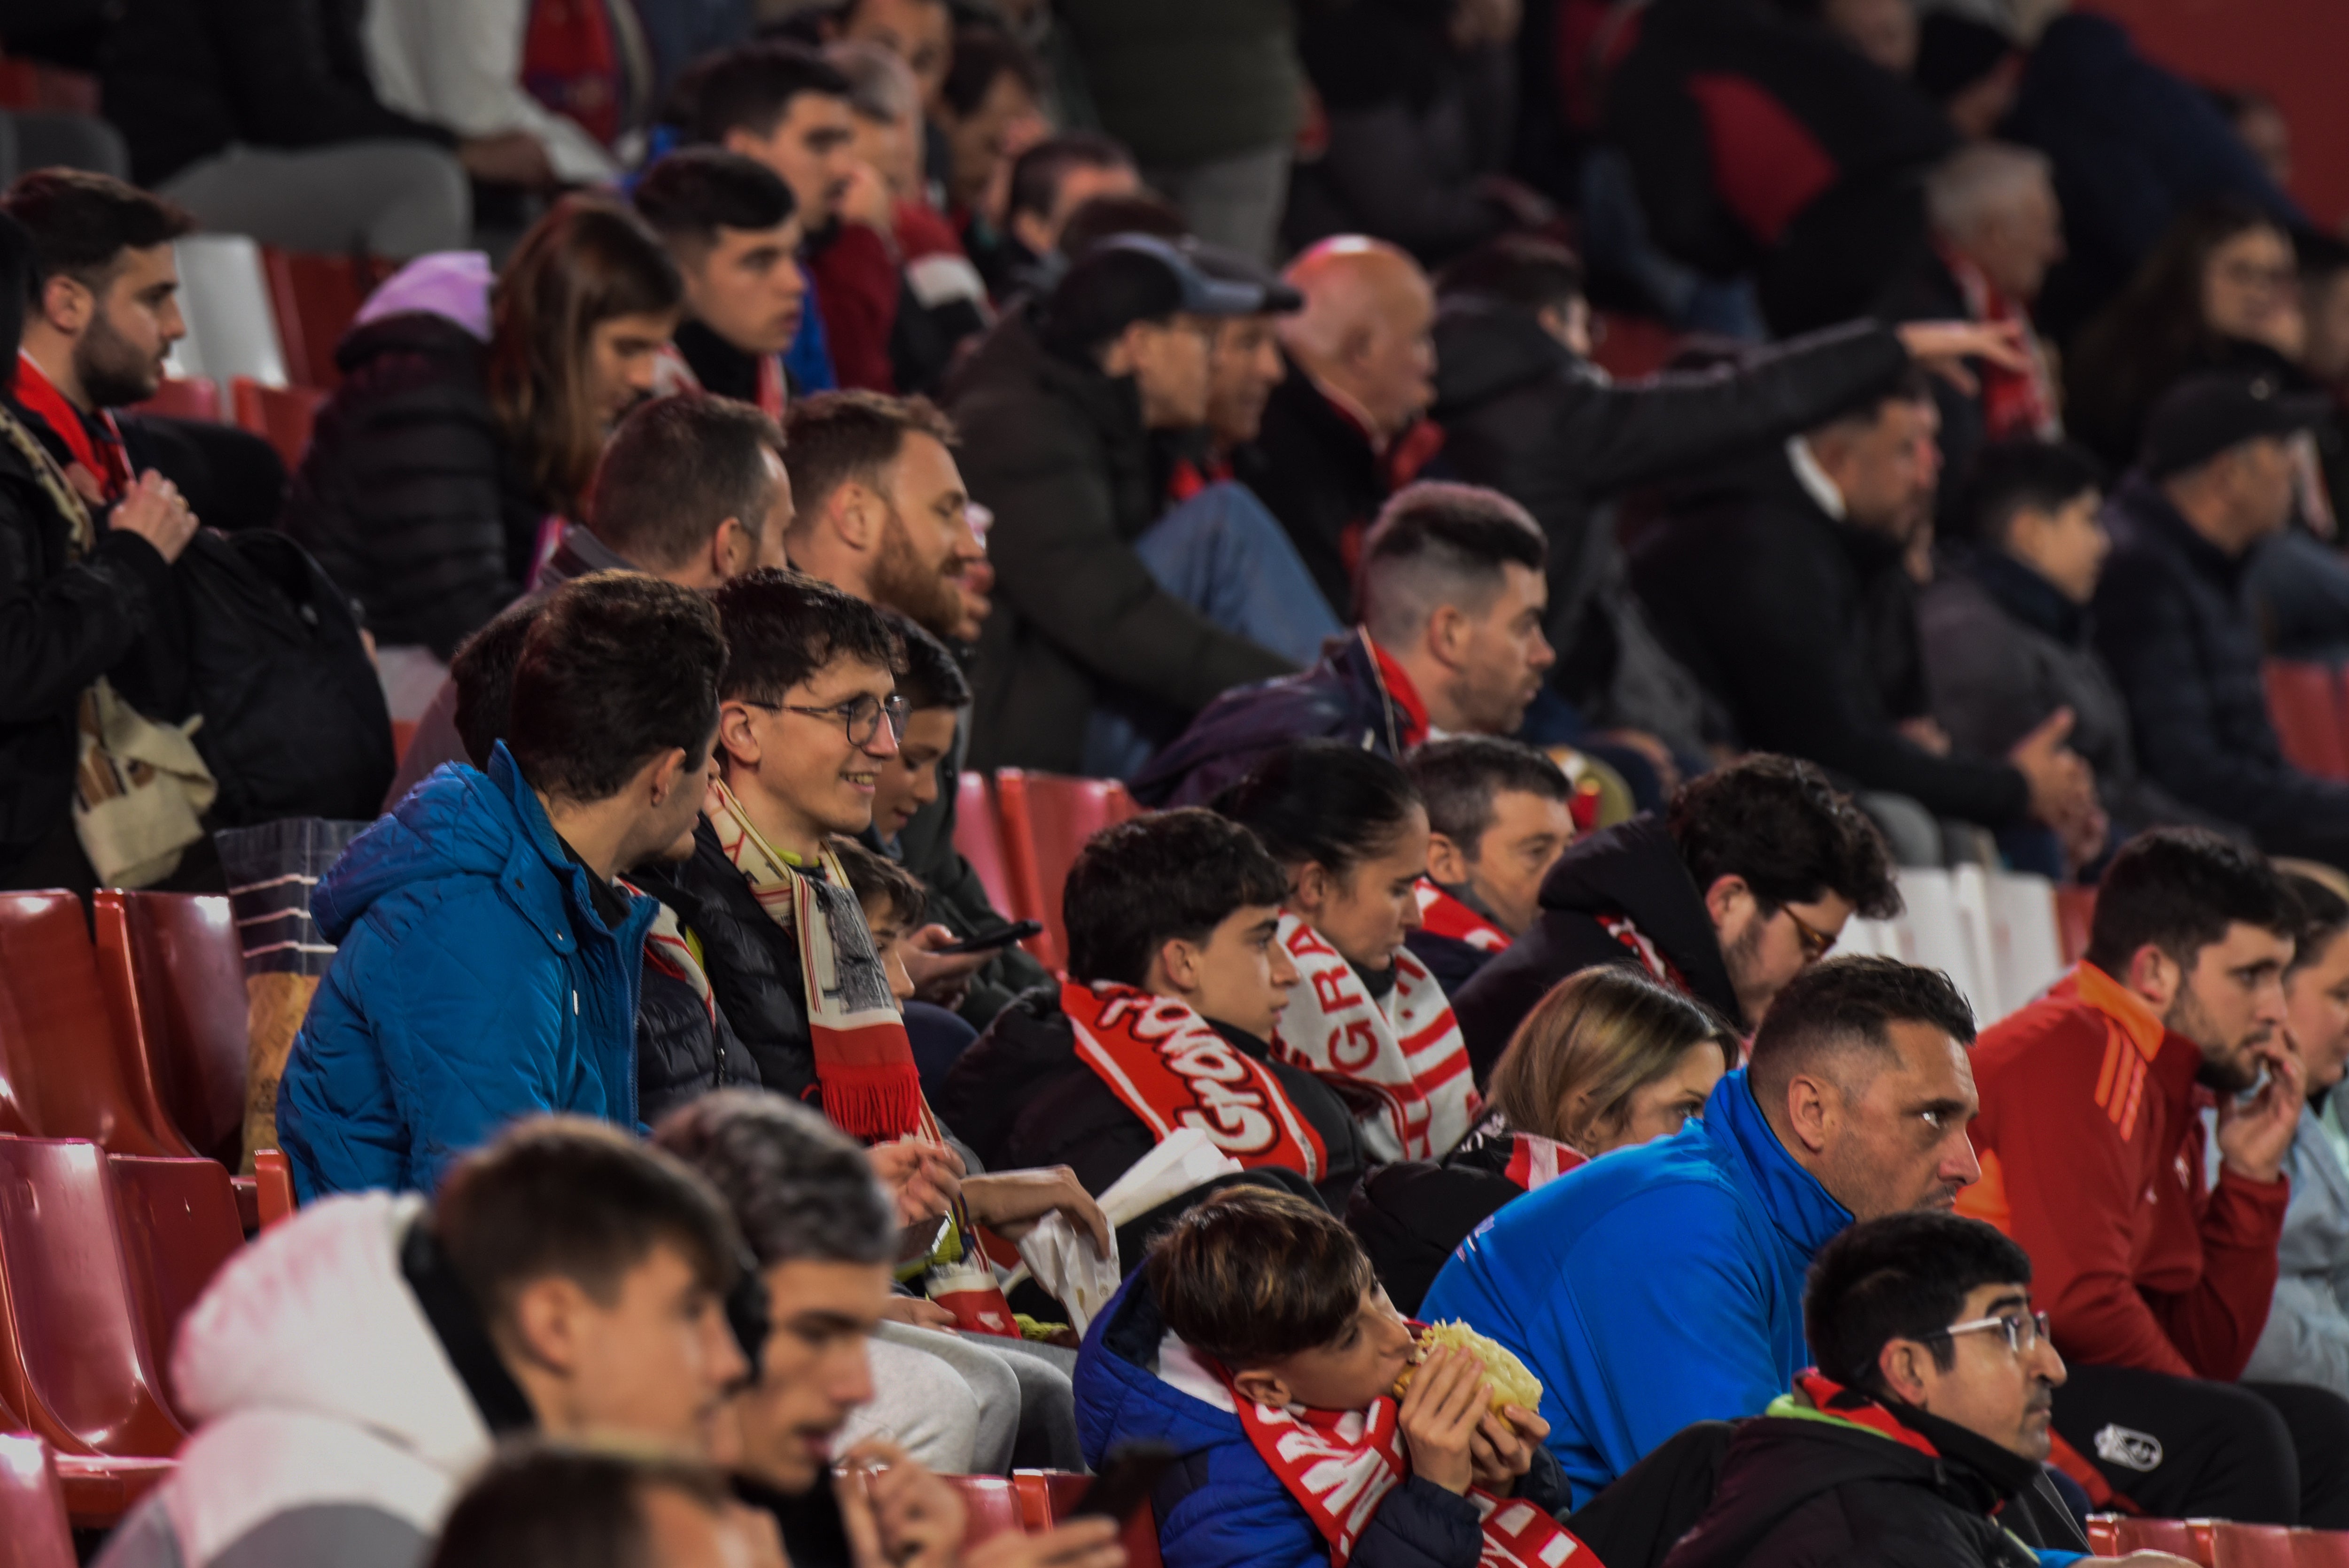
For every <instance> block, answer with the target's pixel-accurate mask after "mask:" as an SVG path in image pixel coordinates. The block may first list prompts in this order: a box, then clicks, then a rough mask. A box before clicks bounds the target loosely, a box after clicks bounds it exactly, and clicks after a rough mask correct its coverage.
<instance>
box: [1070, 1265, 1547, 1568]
mask: <svg viewBox="0 0 2349 1568" xmlns="http://www.w3.org/2000/svg"><path fill="white" fill-rule="evenodd" d="M1165 1336H1166V1319H1165V1318H1164V1315H1161V1313H1160V1312H1159V1309H1158V1298H1157V1297H1156V1296H1155V1295H1153V1294H1152V1292H1151V1289H1150V1279H1149V1276H1148V1274H1143V1273H1139V1272H1137V1273H1136V1274H1134V1275H1133V1277H1132V1278H1130V1279H1128V1280H1127V1281H1126V1282H1125V1285H1124V1287H1123V1289H1121V1290H1120V1291H1119V1292H1118V1294H1117V1298H1116V1299H1115V1300H1114V1301H1112V1302H1111V1303H1110V1305H1109V1306H1108V1308H1107V1309H1106V1310H1105V1311H1103V1312H1102V1315H1100V1316H1099V1317H1097V1318H1095V1319H1094V1320H1093V1324H1092V1330H1091V1331H1090V1332H1089V1333H1088V1334H1086V1336H1085V1345H1084V1349H1083V1350H1082V1351H1081V1353H1080V1354H1079V1356H1078V1357H1077V1375H1076V1393H1077V1435H1078V1437H1079V1438H1080V1439H1082V1440H1083V1443H1084V1448H1085V1462H1086V1463H1088V1464H1090V1465H1092V1466H1093V1467H1094V1468H1096V1469H1098V1468H1100V1466H1101V1464H1102V1461H1103V1460H1105V1459H1107V1458H1108V1457H1109V1453H1110V1450H1111V1449H1114V1448H1116V1447H1117V1446H1118V1445H1119V1444H1121V1443H1129V1442H1158V1443H1164V1444H1166V1445H1168V1446H1169V1447H1171V1448H1173V1449H1174V1451H1175V1454H1176V1455H1177V1458H1176V1460H1175V1463H1174V1466H1173V1467H1172V1468H1171V1469H1169V1470H1167V1472H1166V1474H1165V1476H1164V1479H1162V1480H1160V1481H1159V1483H1158V1490H1157V1491H1156V1493H1155V1494H1154V1496H1153V1498H1152V1499H1151V1501H1152V1503H1153V1505H1154V1508H1155V1509H1156V1511H1157V1515H1158V1550H1159V1554H1160V1555H1161V1556H1162V1557H1164V1559H1165V1563H1166V1568H1330V1543H1329V1542H1327V1541H1325V1540H1323V1539H1322V1538H1321V1534H1320V1532H1319V1531H1318V1530H1316V1529H1315V1528H1314V1526H1313V1521H1312V1519H1311V1517H1310V1516H1309V1515H1308V1514H1307V1513H1306V1511H1305V1510H1304V1508H1303V1506H1302V1505H1300V1504H1299V1502H1298V1501H1297V1500H1296V1499H1295V1498H1293V1497H1291V1496H1289V1494H1288V1489H1287V1488H1286V1487H1284V1486H1282V1485H1281V1483H1280V1478H1279V1477H1278V1476H1277V1475H1275V1474H1273V1472H1272V1468H1271V1467H1270V1466H1269V1465H1267V1464H1266V1463H1265V1462H1264V1460H1263V1459H1262V1458H1261V1457H1260V1456H1258V1454H1257V1451H1256V1449H1255V1446H1254V1445H1253V1444H1251V1443H1250V1442H1249V1441H1248V1439H1247V1432H1246V1431H1245V1430H1244V1429H1242V1428H1241V1426H1240V1418H1239V1417H1237V1415H1234V1414H1233V1413H1232V1412H1231V1411H1230V1410H1228V1409H1225V1408H1219V1407H1218V1406H1216V1405H1214V1404H1210V1403H1209V1402H1208V1401H1207V1400H1206V1399H1205V1398H1200V1397H1198V1395H1195V1394H1193V1393H1190V1392H1186V1391H1185V1389H1183V1388H1179V1387H1175V1386H1174V1384H1173V1383H1171V1382H1169V1381H1167V1380H1166V1378H1164V1377H1161V1376H1160V1374H1159V1365H1158V1349H1159V1346H1160V1344H1161V1343H1162V1342H1163V1341H1164V1338H1165ZM1205 1391H1206V1390H1205V1389H1204V1388H1203V1389H1202V1392H1205ZM1517 1495H1518V1496H1520V1497H1523V1498H1525V1499H1526V1501H1530V1502H1534V1503H1537V1504H1538V1505H1540V1506H1541V1507H1544V1508H1547V1509H1550V1510H1553V1511H1555V1510H1557V1508H1558V1506H1559V1505H1560V1504H1561V1503H1562V1502H1563V1501H1565V1497H1564V1488H1563V1484H1562V1480H1561V1478H1560V1477H1559V1475H1558V1473H1557V1470H1556V1469H1555V1467H1553V1466H1552V1465H1550V1464H1549V1463H1548V1462H1547V1456H1545V1455H1542V1454H1537V1455H1535V1456H1534V1469H1533V1470H1531V1471H1530V1472H1529V1473H1528V1474H1527V1475H1526V1477H1525V1479H1524V1480H1522V1481H1520V1482H1519V1483H1518V1487H1517ZM1483 1542H1484V1534H1483V1531H1482V1529H1481V1527H1480V1526H1479V1524H1478V1522H1477V1519H1476V1506H1475V1504H1474V1503H1472V1502H1470V1501H1468V1500H1467V1499H1466V1498H1464V1497H1455V1496H1454V1495H1453V1494H1452V1493H1451V1492H1448V1491H1444V1489H1443V1488H1442V1487H1440V1486H1437V1485H1436V1484H1434V1483H1433V1481H1426V1480H1420V1479H1419V1478H1418V1477H1416V1476H1414V1477H1413V1478H1412V1479H1411V1480H1406V1481H1405V1482H1403V1484H1402V1485H1401V1486H1399V1487H1397V1488H1395V1489H1394V1491H1391V1492H1389V1493H1388V1494H1387V1495H1386V1497H1385V1499H1384V1500H1383V1501H1381V1502H1380V1504H1379V1507H1378V1511H1377V1513H1375V1514H1374V1515H1372V1517H1371V1522H1370V1524H1369V1525H1368V1526H1367V1527H1365V1528H1364V1530H1363V1531H1362V1533H1361V1539H1360V1540H1359V1541H1357V1542H1355V1545H1354V1554H1353V1556H1352V1557H1351V1558H1350V1559H1349V1563H1350V1568H1475V1565H1476V1560H1477V1556H1478V1553H1480V1552H1481V1550H1482V1548H1483Z"/></svg>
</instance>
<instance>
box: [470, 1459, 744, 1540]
mask: <svg viewBox="0 0 2349 1568" xmlns="http://www.w3.org/2000/svg"><path fill="white" fill-rule="evenodd" d="M653 1491H674V1492H677V1493H678V1494H679V1495H681V1496H683V1497H685V1498H687V1499H688V1500H689V1501H693V1502H695V1503H698V1504H699V1505H700V1506H701V1508H702V1509H703V1510H705V1511H708V1512H709V1513H710V1514H713V1515H716V1514H721V1513H723V1512H724V1511H725V1510H726V1507H727V1503H728V1501H729V1495H730V1494H729V1493H728V1491H727V1490H726V1484H725V1481H724V1480H723V1479H722V1478H721V1477H720V1476H719V1473H718V1472H717V1471H716V1470H711V1469H710V1468H709V1466H707V1465H703V1464H698V1463H695V1462H694V1461H692V1460H682V1459H670V1458H665V1457H660V1456H657V1455H652V1454H624V1453H619V1452H616V1451H614V1450H612V1449H575V1448H570V1447H566V1446H564V1445H560V1444H554V1443H545V1442H536V1441H525V1442H522V1443H519V1444H516V1445H512V1446H510V1447H508V1448H506V1449H502V1450H501V1451H500V1452H499V1453H498V1454H497V1455H496V1456H495V1457H493V1458H492V1460H490V1462H489V1464H488V1465H486V1466H485V1467H483V1469H482V1470H481V1473H480V1474H479V1475H477V1476H475V1477H474V1478H473V1479H472V1480H471V1482H470V1483H469V1484H468V1485H467V1486H466V1488H465V1490H464V1491H463V1492H462V1493H460V1495H459V1497H458V1499H457V1501H456V1505H455V1506H454V1507H453V1508H451V1509H450V1511H449V1517H448V1518H447V1519H446V1520H444V1521H443V1522H441V1525H440V1542H439V1543H438V1544H437V1545H435V1546H434V1547H433V1549H432V1555H431V1557H430V1559H429V1568H654V1558H653V1538H652V1530H651V1528H650V1526H649V1525H648V1523H647V1521H646V1519H645V1497H646V1494H647V1493H648V1492H653Z"/></svg>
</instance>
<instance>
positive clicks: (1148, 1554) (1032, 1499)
mask: <svg viewBox="0 0 2349 1568" xmlns="http://www.w3.org/2000/svg"><path fill="white" fill-rule="evenodd" d="M1011 1480H1012V1484H1013V1485H1014V1486H1017V1487H1018V1488H1019V1506H1020V1509H1021V1511H1022V1512H1023V1514H1024V1515H1025V1516H1026V1518H1027V1520H1028V1528H1029V1529H1030V1530H1031V1531H1036V1530H1042V1529H1045V1528H1046V1527H1047V1526H1049V1525H1053V1524H1058V1523H1059V1522H1061V1520H1063V1519H1066V1518H1067V1517H1068V1516H1069V1512H1070V1511H1071V1509H1073V1508H1075V1507H1076V1506H1077V1503H1078V1501H1079V1500H1080V1499H1081V1498H1082V1497H1083V1496H1084V1495H1085V1489H1086V1488H1088V1487H1090V1486H1092V1483H1093V1478H1092V1477H1091V1476H1089V1475H1078V1474H1076V1473H1074V1472H1073V1471H1071V1470H1013V1471H1012V1472H1011ZM1124 1545H1125V1568H1161V1565H1160V1561H1159V1556H1158V1516H1157V1514H1156V1513H1155V1512H1154V1511H1153V1510H1152V1509H1151V1508H1149V1507H1148V1506H1147V1505H1145V1506H1143V1507H1142V1508H1139V1509H1136V1510H1135V1511H1134V1514H1133V1518H1132V1519H1129V1520H1127V1521H1126V1522H1125V1535H1124Z"/></svg>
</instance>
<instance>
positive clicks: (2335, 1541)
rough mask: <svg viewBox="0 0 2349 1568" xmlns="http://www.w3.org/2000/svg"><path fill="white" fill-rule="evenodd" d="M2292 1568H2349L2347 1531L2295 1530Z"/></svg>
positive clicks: (2348, 1536) (2293, 1534)
mask: <svg viewBox="0 0 2349 1568" xmlns="http://www.w3.org/2000/svg"><path fill="white" fill-rule="evenodd" d="M2292 1568H2349V1531H2340V1530H2295V1531H2293V1532H2292Z"/></svg>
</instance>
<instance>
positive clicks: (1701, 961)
mask: <svg viewBox="0 0 2349 1568" xmlns="http://www.w3.org/2000/svg"><path fill="white" fill-rule="evenodd" d="M1540 896H1541V906H1542V908H1544V909H1557V910H1568V911H1571V912H1573V913H1578V914H1585V915H1589V916H1592V917H1599V916H1605V915H1615V914H1620V915H1628V916H1629V917H1630V920H1631V922H1632V923H1633V924H1635V925H1637V926H1638V927H1639V928H1640V934H1642V935H1644V936H1646V937H1647V938H1648V939H1649V940H1650V941H1651V942H1653V943H1654V944H1656V945H1657V947H1659V948H1660V949H1661V950H1662V952H1663V954H1664V956H1665V957H1667V958H1669V959H1671V961H1672V963H1673V964H1674V965H1677V966H1678V967H1679V969H1680V972H1681V974H1682V975H1684V976H1686V977H1687V979H1688V983H1689V986H1690V988H1691V989H1692V990H1693V991H1694V992H1695V993H1696V995H1697V999H1698V1000H1699V1001H1701V1002H1703V1003H1704V1004H1706V1005H1707V1006H1711V1007H1713V1008H1715V1009H1717V1010H1718V1011H1720V1012H1721V1013H1722V1014H1723V1016H1725V1017H1727V1018H1729V1019H1730V1020H1731V1021H1732V1022H1742V1009H1741V1008H1740V1007H1739V1006H1738V1001H1737V987H1736V986H1735V985H1733V984H1732V983H1731V981H1730V978H1729V964H1728V961H1727V960H1725V959H1724V958H1723V957H1722V955H1721V938H1720V936H1719V935H1718V934H1716V933H1715V932H1714V931H1713V916H1712V915H1711V914H1710V913H1707V912H1706V910H1705V907H1704V890H1703V889H1702V888H1701V887H1699V886H1697V885H1696V879H1695V878H1694V877H1693V876H1692V875H1690V874H1689V869H1688V862H1687V861H1684V860H1682V858H1681V851H1680V845H1679V844H1677V843H1676V842H1674V841H1673V840H1672V835H1671V830H1670V829H1668V828H1667V827H1665V825H1664V821H1663V819H1662V818H1661V817H1659V816H1657V815H1656V814H1655V813H1654V812H1652V811H1646V812H1642V813H1640V815H1639V816H1637V817H1634V818H1632V819H1631V820H1630V821H1628V822H1619V823H1617V824H1616V825H1615V826H1613V827H1611V828H1604V829H1601V830H1599V831H1598V832H1596V833H1593V834H1591V835H1590V836H1589V837H1588V838H1581V839H1577V840H1576V841H1574V842H1573V843H1571V844H1569V845H1568V846H1567V850H1566V853H1565V854H1563V855H1561V856H1559V857H1558V861H1557V864H1556V865H1554V866H1552V867H1550V869H1549V874H1548V875H1547V876H1545V877H1544V878H1543V879H1542V885H1541V895H1540Z"/></svg>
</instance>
